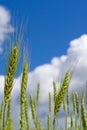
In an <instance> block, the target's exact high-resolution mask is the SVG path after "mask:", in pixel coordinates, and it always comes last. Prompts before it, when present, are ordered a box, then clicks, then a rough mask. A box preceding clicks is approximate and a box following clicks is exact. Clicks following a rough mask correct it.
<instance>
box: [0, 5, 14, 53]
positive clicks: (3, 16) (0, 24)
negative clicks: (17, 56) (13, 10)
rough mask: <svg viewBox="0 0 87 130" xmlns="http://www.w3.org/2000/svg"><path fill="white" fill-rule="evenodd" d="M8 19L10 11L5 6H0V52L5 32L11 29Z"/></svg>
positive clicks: (9, 19)
mask: <svg viewBox="0 0 87 130" xmlns="http://www.w3.org/2000/svg"><path fill="white" fill-rule="evenodd" d="M10 21H11V18H10V12H9V11H8V10H7V9H6V8H5V7H3V6H0V53H1V52H2V44H3V42H4V41H5V39H6V38H7V34H8V33H10V32H12V31H13V27H12V26H11V24H10Z"/></svg>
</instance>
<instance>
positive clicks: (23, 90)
mask: <svg viewBox="0 0 87 130" xmlns="http://www.w3.org/2000/svg"><path fill="white" fill-rule="evenodd" d="M27 82H28V63H26V62H24V66H23V73H22V83H21V95H20V130H25V128H26V127H25V118H26V116H25V109H26V108H25V102H26V88H27ZM26 119H27V118H26ZM27 127H28V126H27Z"/></svg>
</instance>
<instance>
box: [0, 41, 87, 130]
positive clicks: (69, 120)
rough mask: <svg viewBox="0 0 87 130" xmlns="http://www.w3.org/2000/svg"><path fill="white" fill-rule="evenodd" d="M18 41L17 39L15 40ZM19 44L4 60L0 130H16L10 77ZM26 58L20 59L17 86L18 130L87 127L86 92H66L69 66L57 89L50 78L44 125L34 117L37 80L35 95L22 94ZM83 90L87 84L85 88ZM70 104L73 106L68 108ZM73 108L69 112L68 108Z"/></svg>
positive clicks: (26, 81) (36, 103)
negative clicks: (59, 121) (51, 88)
mask: <svg viewBox="0 0 87 130" xmlns="http://www.w3.org/2000/svg"><path fill="white" fill-rule="evenodd" d="M18 42H21V40H18ZM20 55H21V54H20V47H19V45H18V44H14V45H13V46H12V50H11V54H10V57H9V61H8V68H7V73H6V75H5V81H4V82H5V84H4V93H3V95H4V98H3V100H2V103H1V104H0V130H16V128H15V126H14V120H13V119H12V116H11V110H12V109H11V107H12V96H11V93H12V89H13V87H14V79H15V76H16V73H17V71H18V64H19V57H20ZM27 59H28V58H26V59H24V61H23V65H22V66H23V68H22V79H21V89H20V121H19V122H20V123H19V127H20V130H87V114H86V104H85V102H86V101H87V91H86V92H84V91H83V92H82V96H81V98H80V97H79V96H78V93H77V92H72V94H71V95H70V92H69V85H70V82H71V80H72V71H71V70H70V69H69V70H68V71H67V72H66V74H65V77H64V79H63V81H62V83H61V86H60V89H57V85H56V84H57V83H56V82H55V81H53V90H54V91H53V92H54V93H53V95H51V93H50V92H49V93H48V98H49V102H48V106H49V112H48V116H47V125H46V127H45V126H44V124H43V122H42V120H41V119H40V117H39V116H38V113H37V109H38V103H39V101H40V87H41V86H40V82H39V83H38V84H37V91H36V98H35V97H34V96H33V94H32V93H30V95H29V98H28V97H27V95H26V90H27V83H28V73H29V63H28V60H27ZM86 90H87V87H86ZM71 104H72V106H73V108H72V107H71ZM61 107H63V111H64V120H65V121H64V124H63V127H62V128H59V126H58V123H57V121H58V120H59V111H60V110H61ZM72 109H73V111H72ZM29 111H31V114H32V120H33V124H34V126H33V127H32V126H31V123H30V117H29Z"/></svg>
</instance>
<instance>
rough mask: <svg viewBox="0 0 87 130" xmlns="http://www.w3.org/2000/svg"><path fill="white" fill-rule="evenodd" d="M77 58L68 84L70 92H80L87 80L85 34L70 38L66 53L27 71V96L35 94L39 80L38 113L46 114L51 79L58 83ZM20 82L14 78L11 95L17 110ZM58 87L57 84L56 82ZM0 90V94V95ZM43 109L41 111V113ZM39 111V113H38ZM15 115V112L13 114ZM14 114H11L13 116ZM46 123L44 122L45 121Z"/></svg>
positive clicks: (51, 89) (86, 37)
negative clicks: (73, 38) (30, 93)
mask: <svg viewBox="0 0 87 130" xmlns="http://www.w3.org/2000/svg"><path fill="white" fill-rule="evenodd" d="M76 60H78V63H77V65H76V69H75V72H74V74H73V77H72V81H71V84H70V92H72V91H73V90H76V91H78V92H79V94H81V92H82V90H83V89H85V86H86V82H87V35H86V34H85V35H82V36H81V37H79V38H77V39H75V40H72V41H71V42H70V46H69V48H68V49H67V53H66V55H62V56H60V57H54V58H53V59H52V60H51V62H50V63H49V64H44V65H41V66H38V67H36V68H35V69H34V70H33V71H32V72H30V73H29V82H28V89H27V94H28V96H29V92H32V93H33V94H34V96H35V94H36V88H37V83H38V82H40V85H41V94H40V104H39V108H38V110H39V115H40V116H41V117H42V116H43V113H44V115H47V111H48V109H47V108H46V107H47V102H48V92H49V91H50V92H51V93H52V94H53V86H52V83H53V81H56V82H57V83H59V82H60V81H61V79H62V77H63V76H64V74H65V72H66V71H67V70H68V69H69V68H70V67H72V65H73V64H74V63H75V61H76ZM3 79H4V78H3V77H0V82H1V86H2V89H1V90H2V91H3V81H4V80H3ZM20 83H21V78H20V77H19V78H18V79H16V82H15V85H14V88H13V92H12V97H13V102H14V106H13V109H14V110H16V113H17V109H18V112H19V95H20ZM57 85H58V87H59V84H57ZM2 91H0V95H2ZM42 111H43V113H42ZM40 112H41V113H40ZM62 112H63V111H60V117H61V118H60V120H61V119H63V115H62ZM15 115H16V114H15ZM15 115H13V116H14V117H15ZM17 115H18V113H17ZM44 119H45V120H44V121H46V116H44ZM45 123H46V122H45Z"/></svg>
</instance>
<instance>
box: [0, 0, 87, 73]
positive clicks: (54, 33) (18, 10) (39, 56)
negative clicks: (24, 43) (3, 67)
mask: <svg viewBox="0 0 87 130" xmlns="http://www.w3.org/2000/svg"><path fill="white" fill-rule="evenodd" d="M0 4H1V5H2V6H4V7H6V8H7V9H8V10H9V11H10V14H11V20H13V19H14V21H15V19H16V21H18V22H20V21H23V19H24V22H25V23H26V21H27V19H28V25H27V29H26V36H25V37H26V39H27V40H28V44H29V51H30V62H31V70H33V69H34V68H35V67H36V66H38V65H42V64H44V63H49V62H50V60H51V59H52V57H54V56H60V55H62V54H66V50H67V48H68V47H69V42H70V41H71V40H73V39H75V38H77V37H79V36H81V35H82V34H84V33H87V2H86V1H81V0H80V1H78V0H77V1H75V0H73V1H69V0H67V1H63V0H61V1H58V0H54V1H53V0H31V1H29V0H25V1H24V0H21V1H20V0H0ZM1 73H2V71H1Z"/></svg>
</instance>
